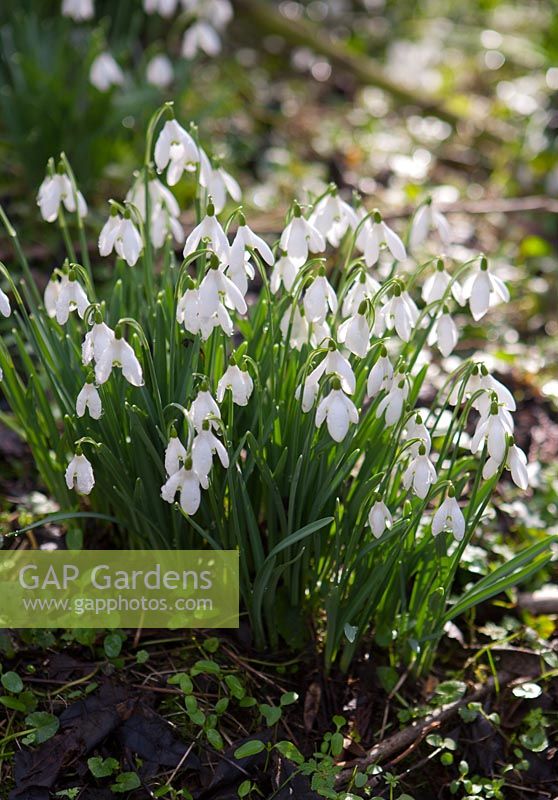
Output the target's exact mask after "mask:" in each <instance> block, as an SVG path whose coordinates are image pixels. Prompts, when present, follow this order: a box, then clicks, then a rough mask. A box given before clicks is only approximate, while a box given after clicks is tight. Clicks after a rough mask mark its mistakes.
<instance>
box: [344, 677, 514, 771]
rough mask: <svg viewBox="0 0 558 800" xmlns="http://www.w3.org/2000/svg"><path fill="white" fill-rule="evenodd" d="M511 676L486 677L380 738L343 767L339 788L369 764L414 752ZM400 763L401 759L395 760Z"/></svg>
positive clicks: (506, 681)
mask: <svg viewBox="0 0 558 800" xmlns="http://www.w3.org/2000/svg"><path fill="white" fill-rule="evenodd" d="M510 677H511V676H510V675H509V674H508V673H507V672H501V673H498V675H497V676H496V677H495V678H489V679H488V680H487V682H486V683H483V684H482V685H477V686H476V687H475V689H474V691H473V692H471V693H470V694H468V695H467V696H466V697H463V698H461V699H460V700H456V701H455V702H454V703H448V704H447V705H445V706H442V707H441V708H438V709H436V711H433V712H432V714H429V715H428V716H427V717H425V718H424V719H423V720H420V721H417V722H413V723H412V725H409V726H408V727H407V728H404V729H403V730H402V731H397V733H394V734H393V735H392V736H388V738H387V739H383V740H382V741H381V742H378V744H375V745H374V747H373V748H372V749H371V750H369V751H368V753H367V754H366V756H364V757H362V758H357V759H355V760H354V761H351V762H349V763H347V764H345V765H344V766H345V767H346V769H343V770H342V771H341V772H340V773H339V775H338V776H337V785H338V786H339V787H343V786H346V785H347V784H348V783H349V782H350V781H351V779H352V778H353V776H354V773H355V770H363V769H366V767H369V766H370V765H371V764H380V763H382V762H383V761H387V760H388V759H390V758H392V756H396V755H397V754H398V753H401V752H402V751H404V750H408V751H409V752H410V751H411V750H413V749H414V745H415V743H416V742H418V741H420V740H422V739H423V738H424V737H425V736H426V735H428V733H430V731H431V730H434V729H437V728H440V727H441V726H442V725H443V724H444V723H446V722H448V721H449V720H450V719H452V718H453V717H455V715H456V714H457V713H458V712H459V709H460V708H465V707H466V706H467V705H468V704H469V703H478V702H480V701H481V700H483V699H484V698H485V697H486V696H487V695H489V694H490V693H491V692H492V691H493V690H494V688H495V687H496V686H500V687H501V686H504V685H505V684H507V683H508V681H509V680H510ZM396 760H400V759H396Z"/></svg>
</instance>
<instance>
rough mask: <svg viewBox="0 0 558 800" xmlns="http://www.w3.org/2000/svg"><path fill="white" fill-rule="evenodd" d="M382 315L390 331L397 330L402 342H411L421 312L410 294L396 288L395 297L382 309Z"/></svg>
mask: <svg viewBox="0 0 558 800" xmlns="http://www.w3.org/2000/svg"><path fill="white" fill-rule="evenodd" d="M380 314H381V316H382V319H383V320H384V323H385V326H386V328H387V329H388V330H393V328H395V332H396V333H397V335H398V336H399V338H400V339H401V340H402V341H404V342H408V341H409V340H410V338H411V336H412V333H413V329H414V327H415V325H416V324H417V321H418V317H419V312H418V308H417V307H416V305H415V303H414V302H413V300H412V299H411V297H410V295H409V293H408V292H405V291H401V288H400V287H399V286H396V287H395V289H394V291H393V296H392V297H391V298H390V299H389V300H388V301H387V303H386V304H385V306H384V307H383V308H382V309H381V312H380Z"/></svg>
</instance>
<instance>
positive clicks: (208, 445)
mask: <svg viewBox="0 0 558 800" xmlns="http://www.w3.org/2000/svg"><path fill="white" fill-rule="evenodd" d="M215 453H217V455H218V456H219V461H220V462H221V464H222V465H223V467H224V468H225V469H227V468H228V466H229V455H228V453H227V450H226V448H225V446H224V444H223V443H222V442H221V441H220V440H219V439H218V438H217V437H216V436H215V435H214V434H213V433H212V432H211V425H210V423H209V421H208V420H205V422H203V424H202V429H201V431H200V432H199V433H198V435H197V436H196V437H195V439H194V441H193V443H192V469H193V470H194V472H195V473H196V475H198V477H200V478H203V477H206V476H207V475H209V473H210V472H211V467H212V466H213V455H214V454H215Z"/></svg>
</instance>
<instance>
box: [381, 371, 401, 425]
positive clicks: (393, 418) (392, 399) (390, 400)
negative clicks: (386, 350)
mask: <svg viewBox="0 0 558 800" xmlns="http://www.w3.org/2000/svg"><path fill="white" fill-rule="evenodd" d="M399 374H401V373H399ZM408 394H409V387H408V386H407V383H406V381H405V379H404V378H403V377H401V380H399V378H398V377H395V378H394V380H393V382H392V384H391V387H390V389H389V391H388V393H387V395H386V396H385V397H384V398H383V400H381V401H380V404H379V405H378V408H377V409H376V418H377V419H380V417H381V416H382V414H383V413H384V411H385V414H386V425H390V426H391V425H395V423H396V422H399V420H400V419H401V416H402V414H403V409H404V407H405V401H406V400H407V396H408Z"/></svg>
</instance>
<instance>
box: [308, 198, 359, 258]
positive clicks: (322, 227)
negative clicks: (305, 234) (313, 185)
mask: <svg viewBox="0 0 558 800" xmlns="http://www.w3.org/2000/svg"><path fill="white" fill-rule="evenodd" d="M308 221H309V222H310V224H311V225H313V226H314V227H315V228H316V229H317V230H318V231H319V232H320V233H321V234H322V236H324V237H325V238H326V239H327V241H328V242H329V243H330V244H331V245H332V246H333V247H338V246H339V243H340V242H341V239H342V238H343V236H344V235H345V233H346V232H347V230H348V229H349V228H351V230H354V229H355V228H356V227H357V225H358V217H357V214H356V211H355V210H354V208H352V207H351V206H350V205H349V204H348V203H346V202H345V201H344V200H342V199H341V198H340V197H339V194H338V192H337V187H336V186H333V188H332V189H331V190H330V191H329V192H328V193H327V194H326V195H325V196H324V197H322V198H321V200H319V201H318V202H317V203H316V205H315V207H314V210H313V211H312V213H311V214H310V217H309V219H308Z"/></svg>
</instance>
